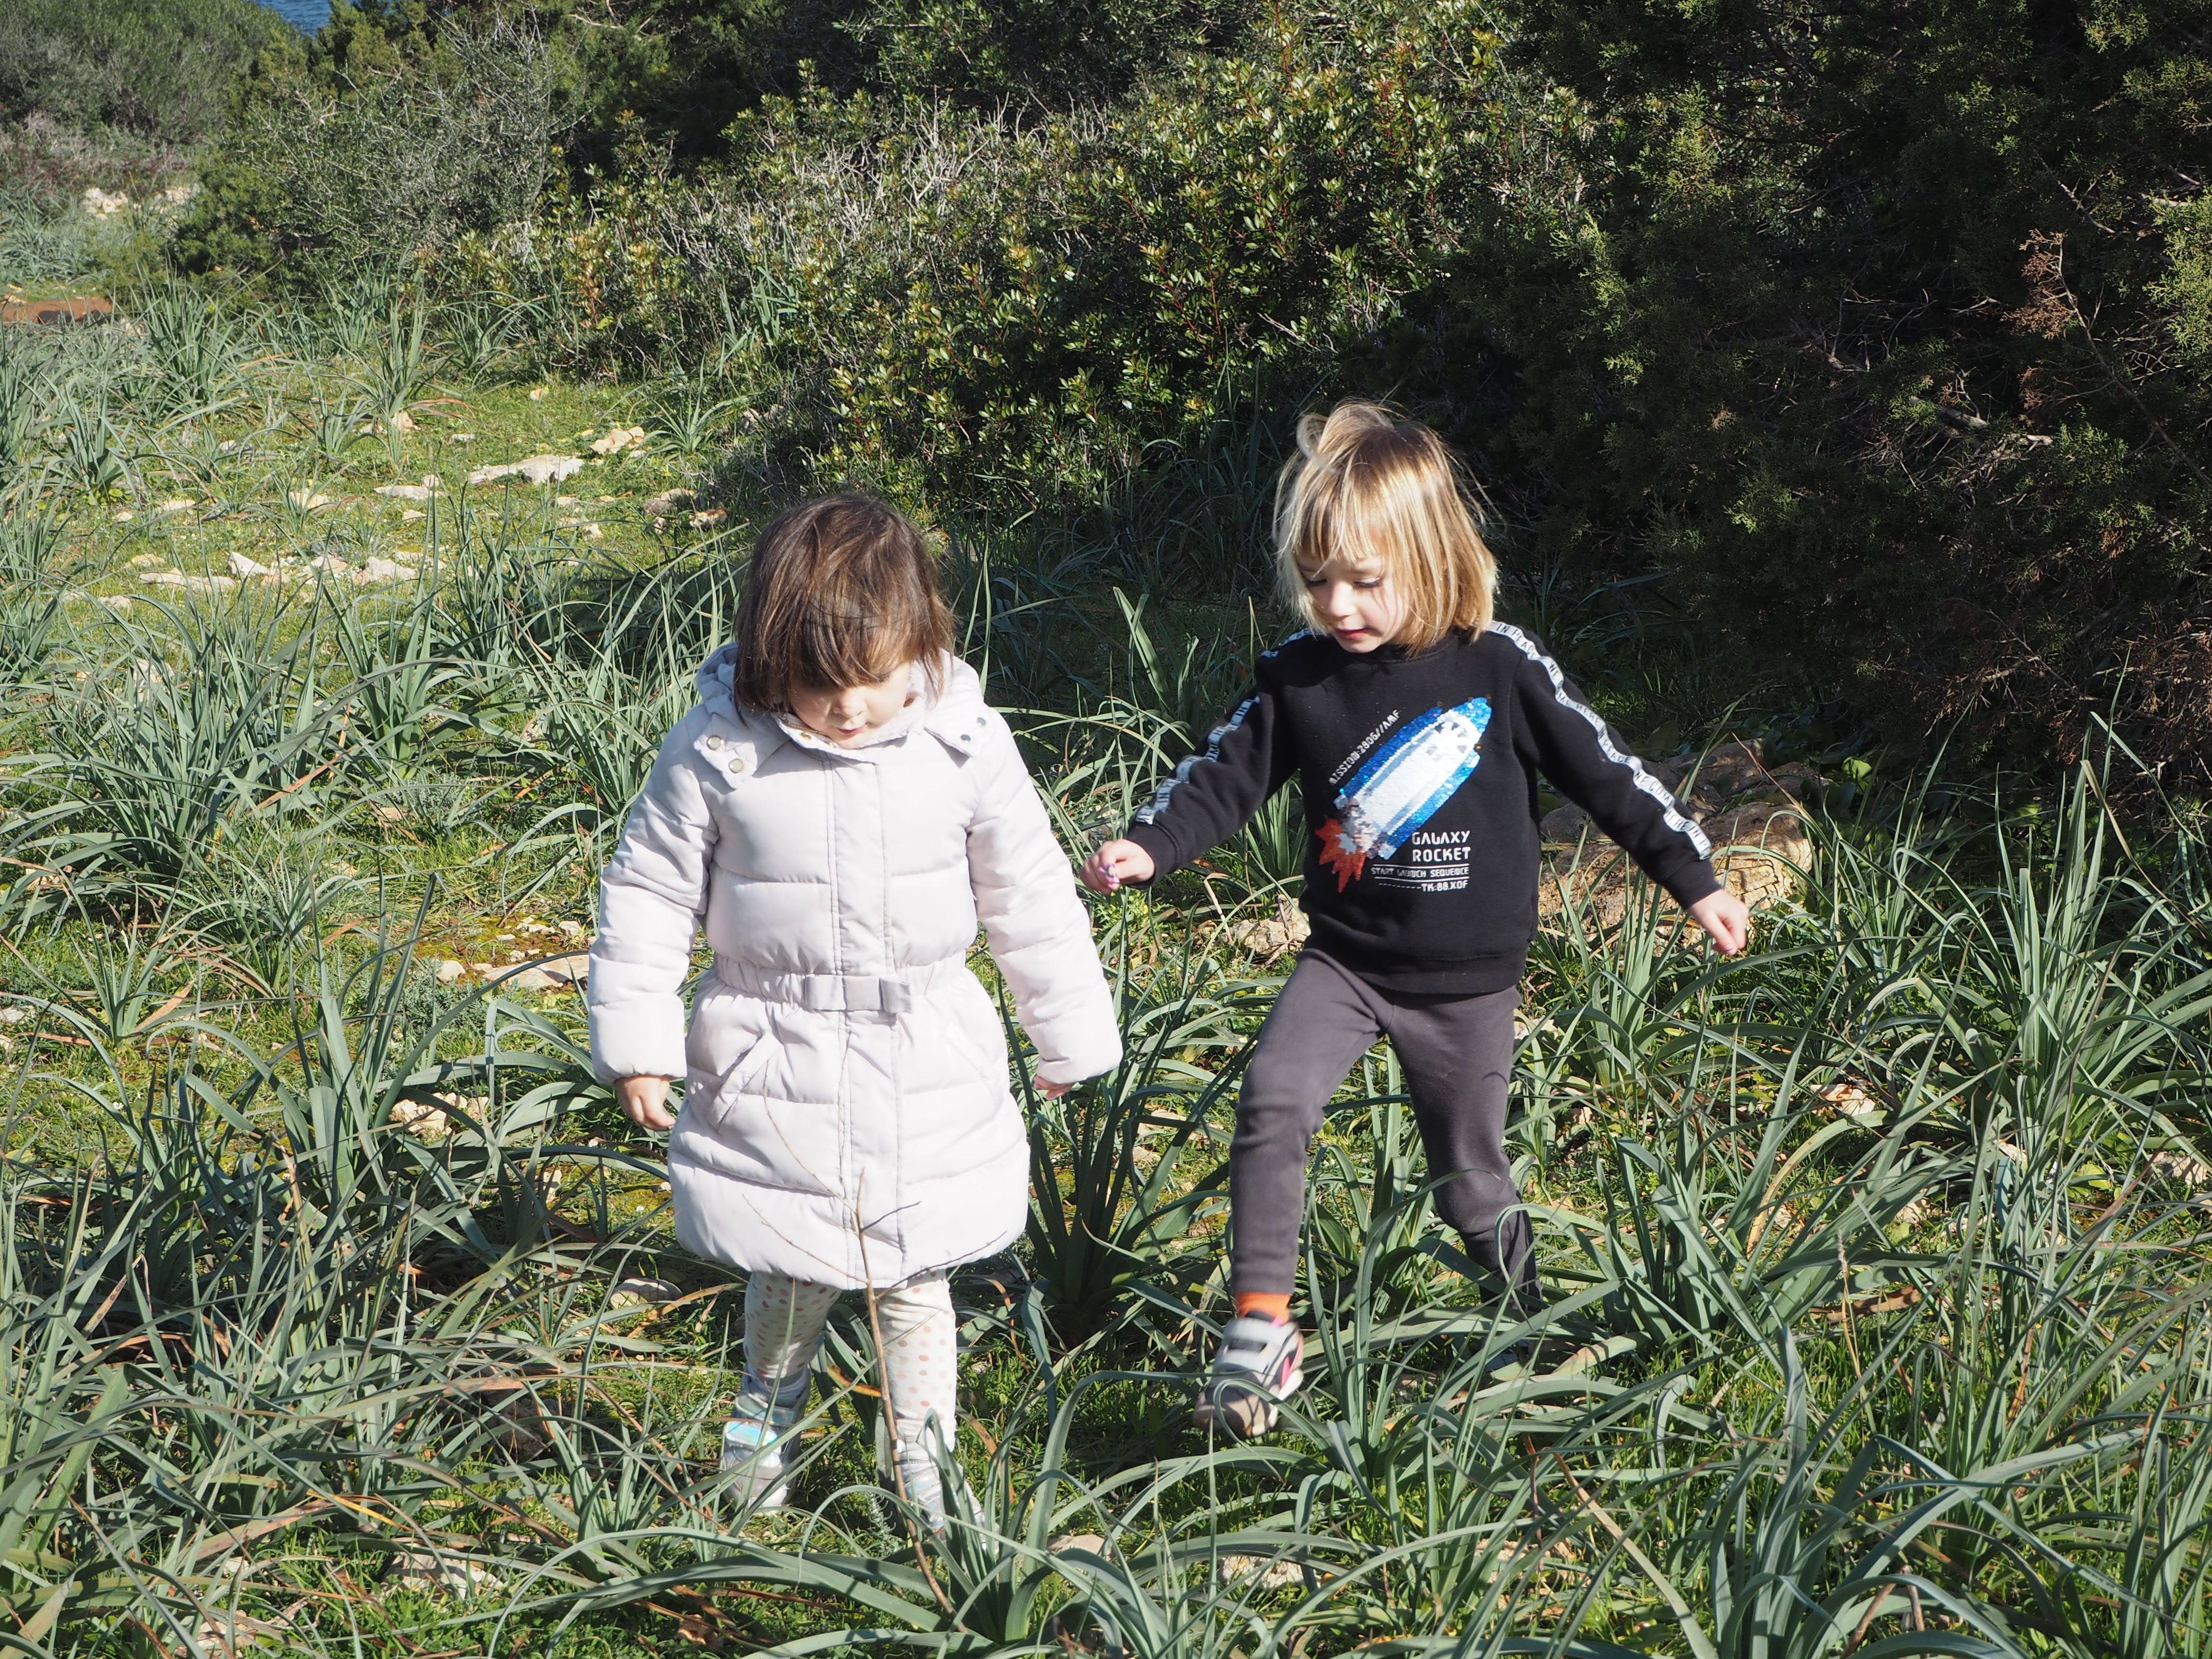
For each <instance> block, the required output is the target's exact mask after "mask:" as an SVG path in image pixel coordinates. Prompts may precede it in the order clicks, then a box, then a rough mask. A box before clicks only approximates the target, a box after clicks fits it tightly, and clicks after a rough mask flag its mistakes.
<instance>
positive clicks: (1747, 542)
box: [1474, 0, 2212, 785]
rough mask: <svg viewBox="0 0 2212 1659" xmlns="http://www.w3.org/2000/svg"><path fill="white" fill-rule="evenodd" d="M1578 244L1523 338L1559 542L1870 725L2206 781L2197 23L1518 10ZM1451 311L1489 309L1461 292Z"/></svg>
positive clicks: (2189, 14) (2201, 84)
mask: <svg viewBox="0 0 2212 1659" xmlns="http://www.w3.org/2000/svg"><path fill="white" fill-rule="evenodd" d="M1527 22H1528V28H1529V42H1530V45H1531V46H1533V48H1534V52H1535V54H1536V55H1537V57H1538V58H1539V59H1540V60H1541V64H1542V66H1543V68H1544V70H1546V71H1547V75H1548V76H1550V77H1551V78H1553V80H1555V81H1556V82H1559V83H1562V84H1564V85H1565V86H1567V87H1570V88H1573V89H1574V91H1575V92H1576V93H1577V94H1579V96H1580V97H1581V98H1582V99H1583V100H1584V103H1585V106H1586V107H1587V108H1588V109H1589V111H1590V112H1592V114H1593V116H1594V118H1595V125H1593V127H1592V128H1591V129H1590V131H1589V134H1588V137H1587V140H1586V142H1584V143H1582V144H1581V145H1580V146H1579V147H1578V152H1577V155H1578V160H1579V161H1581V163H1582V169H1583V173H1584V176H1585V177H1587V178H1588V179H1589V180H1590V183H1591V187H1592V193H1591V195H1590V197H1589V207H1590V209H1591V211H1592V217H1593V234H1591V236H1590V237H1589V240H1588V242H1587V244H1586V246H1585V248H1584V249H1583V255H1582V258H1580V259H1579V261H1578V268H1577V281H1576V282H1575V283H1574V284H1573V285H1572V287H1571V289H1566V290H1565V291H1564V292H1561V293H1559V294H1557V295H1553V296H1550V303H1548V304H1547V305H1546V306H1545V307H1543V308H1542V310H1541V315H1544V316H1546V317H1547V318H1548V319H1551V320H1552V322H1553V330H1552V331H1551V332H1550V333H1549V335H1548V337H1547V336H1546V335H1544V334H1541V333H1538V332H1536V331H1531V330H1529V329H1528V327H1527V326H1526V319H1525V318H1523V319H1517V320H1520V321H1521V322H1522V326H1521V327H1520V329H1519V330H1517V331H1516V333H1517V341H1516V343H1517V344H1518V345H1519V348H1520V351H1521V355H1522V360H1523V361H1524V362H1526V363H1527V364H1528V373H1529V374H1530V378H1531V380H1532V381H1533V382H1535V383H1538V384H1544V383H1548V384H1553V385H1557V384H1559V382H1560V381H1561V380H1563V379H1565V378H1570V377H1579V378H1580V379H1581V380H1583V383H1584V384H1585V385H1586V386H1588V388H1589V416H1588V417H1587V418H1585V419H1584V420H1583V421H1582V422H1575V421H1571V420H1568V419H1565V418H1559V416H1557V415H1556V414H1555V415H1553V416H1552V417H1551V418H1548V419H1546V420H1543V421H1541V422H1538V423H1537V426H1536V437H1537V444H1536V446H1535V447H1534V450H1533V451H1532V452H1531V453H1532V456H1533V457H1535V458H1541V459H1543V460H1545V461H1546V462H1547V465H1546V467H1545V471H1546V475H1547V481H1548V483H1549V484H1550V489H1549V492H1548V495H1549V499H1548V502H1547V506H1548V509H1549V511H1550V513H1552V515H1553V520H1554V522H1555V524H1557V525H1558V526H1559V527H1560V529H1561V530H1562V532H1565V533H1580V534H1584V535H1588V536H1590V537H1592V538H1595V539H1596V540H1597V541H1598V542H1599V543H1600V544H1601V547H1602V548H1603V549H1604V552H1603V555H1602V556H1603V557H1605V558H1606V559H1607V561H1609V562H1633V561H1635V560H1638V559H1649V560H1651V561H1653V562H1657V563H1659V564H1662V565H1664V566H1667V567H1669V568H1674V569H1675V570H1677V571H1679V572H1680V573H1682V574H1684V575H1685V576H1686V578H1687V579H1688V580H1690V582H1691V584H1692V587H1693V589H1694V591H1695V592H1696V594H1697V596H1698V597H1699V599H1700V600H1701V601H1702V602H1703V603H1705V605H1707V606H1708V607H1709V608H1710V611H1711V614H1712V615H1713V616H1714V617H1715V618H1716V619H1717V620H1718V621H1720V622H1722V623H1725V624H1727V625H1729V626H1730V627H1731V628H1732V629H1734V630H1735V632H1736V633H1737V634H1738V635H1739V636H1741V637H1743V638H1746V639H1749V640H1755V641H1761V642H1763V643H1764V644H1765V645H1766V646H1767V647H1769V648H1770V649H1773V650H1776V651H1779V652H1782V653H1788V654H1790V655H1791V656H1793V657H1796V658H1797V659H1801V660H1806V661H1811V662H1817V663H1820V664H1822V665H1825V667H1826V671H1827V672H1828V673H1829V674H1830V675H1831V676H1832V678H1834V679H1836V680H1837V681H1838V682H1841V683H1844V684H1848V685H1850V687H1851V688H1852V690H1854V691H1855V692H1856V693H1857V696H1859V697H1860V698H1861V700H1862V701H1863V702H1865V703H1866V704H1867V705H1868V706H1869V707H1870V708H1875V709H1878V710H1879V709H1883V708H1887V709H1888V710H1889V711H1891V715H1892V720H1893V725H1894V726H1900V727H1904V728H1905V729H1908V730H1910V729H1918V728H1924V727H1925V726H1929V725H1936V726H1941V725H1945V724H1948V723H1949V722H1952V721H1954V720H1964V721H1966V723H1967V724H1968V725H1969V726H1970V727H1971V728H1972V730H1973V731H1974V732H1976V733H1977V734H1978V736H1979V737H1981V738H1984V739H1985V740H1988V741H1990V742H1994V743H1996V744H1999V745H2001V746H2002V748H2003V749H2004V750H2007V751H2008V752H2011V753H2013V754H2015V755H2021V754H2025V755H2052V754H2057V755H2065V754H2069V753H2071V752H2074V751H2075V746H2076V744H2078V743H2079V741H2080V739H2081V732H2082V730H2083V727H2084V724H2085V716H2086V715H2087V713H2088V712H2089V711H2091V710H2093V709H2094V708H2100V707H2103V706H2106V704H2107V703H2109V702H2117V703H2118V706H2119V708H2121V709H2122V710H2123V711H2124V714H2125V715H2126V716H2127V717H2128V723H2129V725H2130V728H2131V730H2132V732H2133V733H2134V735H2135V736H2136V738H2137V740H2138V741H2140V742H2141V743H2142V744H2144V745H2145V747H2146V748H2147V749H2148V750H2149V751H2150V752H2151V753H2152V754H2153V755H2154V757H2155V758H2156V759H2157V760H2158V761H2159V762H2160V763H2164V764H2166V766H2167V767H2168V769H2169V775H2179V776H2183V777H2185V778H2186V779H2187V780H2188V781H2189V782H2191V784H2193V785H2201V784H2202V783H2203V781H2205V780H2206V776H2207V773H2206V768H2207V765H2208V762H2212V722H2208V721H2207V720H2206V714H2207V713H2208V710H2207V706H2206V699H2207V696H2208V693H2212V652H2208V649H2207V646H2206V636H2205V631H2204V630H2205V629H2206V626H2207V619H2208V613H2212V591H2208V586H2207V580H2208V576H2212V545H2208V538H2212V475H2208V472H2207V460H2208V459H2212V457H2208V451H2207V448H2206V444H2205V440H2206V436H2207V432H2208V423H2212V385H2209V384H2208V381H2207V378H2206V372H2205V371H2206V368H2207V367H2208V360H2207V357H2206V356H2205V353H2204V349H2203V343H2204V340H2205V338H2206V335H2205V331H2204V319H2205V317H2206V315H2207V312H2206V305H2207V295H2208V284H2207V281H2206V260H2207V257H2208V254H2212V240H2208V237H2207V229H2208V226H2212V220H2208V217H2207V206H2206V200H2205V197H2204V196H2203V158H2204V155H2205V154H2206V151H2205V137H2206V121H2207V118H2208V114H2212V111H2208V107H2207V100H2208V96H2212V7H2208V6H2206V5H2204V4H2203V3H2200V0H2179V3H2175V4H2168V5H2160V4H2148V5H2145V4H2119V5H2099V6H2085V7H2081V8H2080V9H2076V8H2075V7H2071V6H2049V5H2045V6H2027V5H2021V4H2012V3H1981V0H1951V3H1944V4H1940V5H1933V6H1929V5H1878V6H1875V7H1871V8H1863V9H1852V10H1850V11H1849V12H1846V13H1842V14H1833V13H1831V12H1830V11H1828V10H1827V9H1814V8H1809V7H1802V6H1799V5H1797V4H1795V3H1790V0H1780V3H1777V0H1759V3H1752V4H1734V5H1728V6H1723V7H1718V8H1712V9H1692V10H1681V9H1674V8H1663V7H1656V6H1654V7H1648V8H1647V7H1642V6H1636V5H1621V4H1616V3H1610V0H1606V3H1585V0H1558V3H1542V4H1538V5H1534V6H1531V7H1529V8H1528V16H1527ZM1474 303H1475V304H1477V305H1479V304H1480V301H1479V300H1477V301H1474Z"/></svg>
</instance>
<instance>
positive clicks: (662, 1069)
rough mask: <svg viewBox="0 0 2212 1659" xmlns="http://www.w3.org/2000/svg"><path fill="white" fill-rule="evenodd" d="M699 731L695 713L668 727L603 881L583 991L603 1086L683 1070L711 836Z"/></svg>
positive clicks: (677, 1075) (594, 1057) (711, 857)
mask: <svg viewBox="0 0 2212 1659" xmlns="http://www.w3.org/2000/svg"><path fill="white" fill-rule="evenodd" d="M701 730H702V727H701V724H700V720H699V719H698V718H696V717H695V718H691V719H686V720H679V721H678V722H677V724H676V727H675V729H674V730H673V731H671V732H669V734H668V738H667V740H666V741H665V742H664V743H663V744H661V745H660V756H659V759H657V760H656V761H654V763H653V775H652V776H651V777H649V778H647V780H646V784H645V787H644V788H643V789H642V790H641V791H640V792H639V793H638V797H637V800H636V803H635V805H633V806H631V808H630V810H629V822H628V823H625V824H624V825H623V837H622V843H621V845H620V846H618V847H617V848H615V855H614V857H613V858H611V859H610V860H607V867H606V870H605V873H604V874H602V875H601V877H600V878H599V936H598V937H597V938H596V939H593V940H592V971H591V985H590V989H589V992H588V994H587V996H588V1001H589V1011H590V1018H591V1029H592V1070H593V1071H594V1072H595V1073H598V1074H599V1080H600V1081H601V1082H602V1083H612V1082H614V1081H615V1080H616V1079H617V1078H625V1077H675V1078H680V1077H682V1076H683V1075H684V996H683V990H684V979H685V977H686V976H687V975H689V974H690V971H691V940H692V938H693V936H694V935H695V934H696V933H697V932H698V930H699V927H700V925H701V923H702V920H703V919H704V916H705V913H706V908H707V896H708V894H707V872H708V869H709V868H711V867H712V866H713V863H714V839H715V825H714V815H713V813H712V812H711V811H708V805H707V796H706V791H705V788H704V787H703V784H702V777H701V772H700V768H701V766H702V762H701V761H700V759H699V757H698V756H697V754H696V752H695V751H694V750H693V748H692V744H693V743H694V741H695V740H696V738H697V737H698V735H699V732H700V731H701Z"/></svg>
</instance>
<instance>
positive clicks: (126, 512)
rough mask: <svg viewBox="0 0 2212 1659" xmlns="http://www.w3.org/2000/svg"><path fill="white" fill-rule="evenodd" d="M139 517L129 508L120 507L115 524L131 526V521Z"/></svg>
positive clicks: (117, 510)
mask: <svg viewBox="0 0 2212 1659" xmlns="http://www.w3.org/2000/svg"><path fill="white" fill-rule="evenodd" d="M137 516H138V515H137V513H133V512H132V511H131V509H130V508H129V507H118V508H117V509H116V513H115V522H116V523H118V524H129V523H130V522H131V520H133V519H135V518H137Z"/></svg>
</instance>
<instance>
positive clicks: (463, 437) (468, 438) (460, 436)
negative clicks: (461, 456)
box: [446, 432, 477, 444]
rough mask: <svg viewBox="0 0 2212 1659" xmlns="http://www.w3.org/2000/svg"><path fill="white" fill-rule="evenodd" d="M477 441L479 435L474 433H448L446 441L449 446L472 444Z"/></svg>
mask: <svg viewBox="0 0 2212 1659" xmlns="http://www.w3.org/2000/svg"><path fill="white" fill-rule="evenodd" d="M446 441H447V443H449V444H472V443H474V442H475V441H477V435H476V434H475V433H473V432H448V433H447V435H446Z"/></svg>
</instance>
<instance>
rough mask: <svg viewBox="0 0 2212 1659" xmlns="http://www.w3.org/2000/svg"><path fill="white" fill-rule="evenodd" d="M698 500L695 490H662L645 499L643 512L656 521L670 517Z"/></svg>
mask: <svg viewBox="0 0 2212 1659" xmlns="http://www.w3.org/2000/svg"><path fill="white" fill-rule="evenodd" d="M697 499H698V495H697V492H696V490H690V489H664V490H662V491H661V492H660V493H659V495H648V496H647V497H646V498H645V510H646V511H647V513H651V514H652V515H653V517H654V518H656V519H665V518H670V517H672V516H673V515H674V514H675V513H676V512H677V510H678V508H680V507H684V506H687V505H688V504H690V502H691V501H696V500H697Z"/></svg>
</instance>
